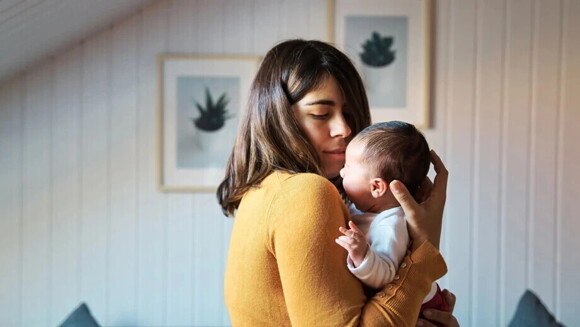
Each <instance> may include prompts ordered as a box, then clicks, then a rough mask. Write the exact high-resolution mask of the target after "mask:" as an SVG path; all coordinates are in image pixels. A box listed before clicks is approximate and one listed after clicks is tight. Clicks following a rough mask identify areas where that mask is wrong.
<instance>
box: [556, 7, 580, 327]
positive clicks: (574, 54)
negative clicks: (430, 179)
mask: <svg viewBox="0 0 580 327" xmlns="http://www.w3.org/2000/svg"><path fill="white" fill-rule="evenodd" d="M563 15H564V23H565V24H563V27H564V29H563V40H562V41H563V50H564V51H563V65H562V67H561V68H562V71H561V74H562V75H561V78H562V79H561V83H562V85H561V92H562V93H561V106H562V116H561V117H560V122H561V123H560V127H561V131H560V135H559V136H560V137H559V143H560V159H561V161H560V165H559V169H560V179H559V181H560V183H559V186H560V188H559V190H560V191H559V192H558V195H559V199H560V201H559V207H560V216H561V218H560V226H559V227H560V228H559V232H558V235H559V237H560V238H559V239H558V242H559V243H558V245H559V246H558V249H559V250H560V253H558V259H559V260H558V262H559V269H558V270H557V272H558V273H559V274H560V275H559V276H558V279H557V280H558V281H559V283H558V284H557V285H556V287H557V289H558V294H559V297H558V298H557V299H556V303H557V304H558V306H557V309H556V313H557V317H558V318H559V319H561V320H562V322H563V323H564V324H565V325H566V326H575V325H579V324H580V317H579V314H578V303H579V302H580V296H579V294H580V274H579V273H578V271H579V270H580V256H579V255H578V242H579V241H578V235H580V223H579V222H578V199H580V187H579V185H580V170H579V169H578V167H579V164H580V146H578V140H580V129H579V128H578V126H580V110H579V107H580V92H578V85H580V61H579V60H578V58H580V42H578V37H579V36H580V19H579V18H580V2H578V1H573V0H572V1H571V0H567V1H564V8H563Z"/></svg>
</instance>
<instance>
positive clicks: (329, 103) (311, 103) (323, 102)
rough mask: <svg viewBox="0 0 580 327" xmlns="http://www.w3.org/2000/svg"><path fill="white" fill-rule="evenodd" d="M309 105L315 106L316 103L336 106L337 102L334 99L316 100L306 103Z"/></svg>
mask: <svg viewBox="0 0 580 327" xmlns="http://www.w3.org/2000/svg"><path fill="white" fill-rule="evenodd" d="M306 105H307V106H314V105H325V106H334V105H336V103H335V102H334V101H332V100H324V99H322V100H315V101H312V102H308V103H306Z"/></svg>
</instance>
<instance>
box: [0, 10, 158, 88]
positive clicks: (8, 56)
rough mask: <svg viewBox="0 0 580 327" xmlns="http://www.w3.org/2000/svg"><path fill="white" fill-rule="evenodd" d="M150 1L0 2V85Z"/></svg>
mask: <svg viewBox="0 0 580 327" xmlns="http://www.w3.org/2000/svg"><path fill="white" fill-rule="evenodd" d="M152 1H153V0H0V83H2V82H4V81H6V80H7V79H9V78H11V77H13V76H14V75H16V74H18V73H20V72H22V71H24V70H26V69H28V68H30V67H31V66H32V65H35V64H36V63H39V62H42V61H44V60H46V59H47V58H49V57H51V56H53V55H56V54H59V53H60V52H62V51H64V50H66V49H67V48H69V47H71V46H72V45H74V44H76V43H78V42H80V41H82V40H83V39H85V38H87V37H89V36H91V35H93V34H95V33H97V32H99V31H101V30H103V29H106V28H107V27H108V26H110V25H111V24H113V23H114V22H116V21H118V20H120V19H122V18H124V17H127V16H129V15H131V14H133V13H135V12H137V11H138V10H140V9H141V8H143V7H145V6H146V5H147V4H148V3H150V2H152Z"/></svg>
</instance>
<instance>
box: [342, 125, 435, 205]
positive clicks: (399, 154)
mask: <svg viewBox="0 0 580 327" xmlns="http://www.w3.org/2000/svg"><path fill="white" fill-rule="evenodd" d="M352 142H358V143H360V144H362V145H363V147H364V150H363V153H362V158H361V160H362V162H363V163H364V164H365V165H367V166H368V167H370V168H371V169H373V173H374V174H376V175H377V177H380V178H382V179H384V180H385V181H386V182H387V183H390V182H391V181H392V180H395V179H396V180H399V181H401V182H402V183H404V184H405V186H406V187H407V189H408V190H409V192H410V193H411V194H412V195H413V196H415V193H416V192H417V189H418V188H419V185H421V183H422V182H423V181H424V180H425V177H427V173H428V172H429V165H430V163H431V160H430V150H429V145H428V144H427V140H425V137H424V136H423V134H422V133H421V132H419V131H418V130H417V128H415V126H413V125H412V124H409V123H405V122H401V121H390V122H382V123H377V124H374V125H371V126H369V127H367V128H365V129H363V130H362V131H361V132H360V133H359V134H358V135H357V136H356V137H355V138H354V139H353V140H352Z"/></svg>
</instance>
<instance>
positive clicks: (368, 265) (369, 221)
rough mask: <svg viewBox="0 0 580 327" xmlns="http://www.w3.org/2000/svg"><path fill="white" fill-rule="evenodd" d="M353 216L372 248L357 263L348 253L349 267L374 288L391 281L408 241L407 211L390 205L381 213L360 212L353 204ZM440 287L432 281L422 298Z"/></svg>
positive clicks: (351, 208) (432, 293)
mask: <svg viewBox="0 0 580 327" xmlns="http://www.w3.org/2000/svg"><path fill="white" fill-rule="evenodd" d="M350 213H351V220H352V221H353V222H354V223H355V224H356V225H357V226H358V227H359V228H360V230H361V231H362V232H363V233H365V235H366V239H367V242H368V243H369V245H370V246H369V249H368V250H367V254H366V256H365V258H364V260H363V261H362V263H361V264H360V265H359V266H358V267H354V264H353V262H352V260H351V258H350V257H347V266H348V269H350V271H351V272H352V273H353V274H354V275H355V276H356V277H357V278H358V279H360V280H361V281H362V282H363V283H364V284H365V285H367V286H370V287H372V288H375V289H379V288H382V287H384V286H385V285H386V284H388V283H390V282H391V281H392V280H393V279H394V278H395V274H396V273H397V269H399V264H400V263H401V262H402V260H403V258H404V257H405V254H406V253H407V248H408V245H409V232H408V231H407V223H406V221H405V213H404V212H403V209H402V208H401V207H395V208H391V209H387V210H385V211H383V212H381V213H378V214H376V213H369V212H361V211H359V210H358V209H357V208H356V207H355V206H354V205H351V206H350ZM436 291H437V284H436V283H433V285H432V286H431V291H430V292H429V294H428V295H427V297H426V298H425V300H424V301H423V303H425V302H427V301H429V300H430V299H431V298H432V297H433V295H435V292H436Z"/></svg>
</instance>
